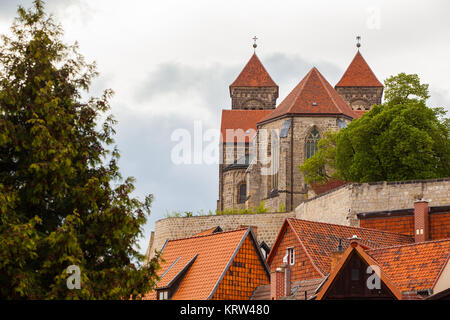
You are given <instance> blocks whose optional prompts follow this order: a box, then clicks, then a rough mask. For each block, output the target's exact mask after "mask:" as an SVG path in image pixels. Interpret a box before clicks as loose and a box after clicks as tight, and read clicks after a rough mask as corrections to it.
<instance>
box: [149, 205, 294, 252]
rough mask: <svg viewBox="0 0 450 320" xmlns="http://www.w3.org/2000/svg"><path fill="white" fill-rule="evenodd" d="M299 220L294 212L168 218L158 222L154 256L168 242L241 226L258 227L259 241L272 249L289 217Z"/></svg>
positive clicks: (153, 246) (153, 244) (151, 248)
mask: <svg viewBox="0 0 450 320" xmlns="http://www.w3.org/2000/svg"><path fill="white" fill-rule="evenodd" d="M291 217H295V214H294V213H293V212H290V213H259V214H239V215H238V214H236V215H211V216H199V217H188V218H166V219H161V220H158V221H156V222H155V233H154V237H153V241H152V242H151V243H150V244H149V247H150V249H149V250H148V252H149V253H150V257H152V256H153V255H154V252H155V249H157V250H160V249H161V248H162V246H163V245H164V243H165V242H166V240H167V239H169V240H171V239H181V238H187V237H191V236H193V235H194V234H196V233H199V232H201V231H204V230H207V229H209V228H212V227H217V226H220V227H221V228H222V229H223V230H224V231H227V230H233V229H237V228H239V227H241V226H255V227H257V229H256V233H257V238H258V242H261V241H265V242H266V243H267V244H268V245H269V246H272V244H273V243H274V241H275V238H276V237H277V235H278V231H279V230H280V228H281V226H282V225H283V222H284V220H285V219H286V218H291Z"/></svg>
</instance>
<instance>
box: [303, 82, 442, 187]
mask: <svg viewBox="0 0 450 320" xmlns="http://www.w3.org/2000/svg"><path fill="white" fill-rule="evenodd" d="M385 88H386V91H385V102H384V103H383V104H381V105H375V106H373V108H372V110H371V111H369V112H367V113H366V114H364V115H363V116H362V117H361V118H359V119H356V120H353V121H352V122H351V123H350V124H349V125H348V126H347V127H346V128H344V129H342V130H341V131H339V132H338V133H333V134H330V135H329V136H327V137H325V139H322V140H321V141H320V142H319V151H318V152H317V153H316V154H315V155H314V156H313V157H311V158H309V159H308V160H307V161H305V163H304V164H303V165H302V166H300V171H301V172H303V173H304V174H305V177H306V181H307V182H308V183H311V182H313V181H317V182H325V181H327V180H328V179H329V178H331V177H332V178H338V179H341V180H344V181H353V182H369V181H397V180H414V179H432V178H442V177H449V176H450V142H449V120H448V119H446V118H445V111H444V109H443V108H429V107H427V106H426V100H427V99H428V97H429V94H428V85H427V84H421V83H420V80H419V77H418V76H417V75H415V74H412V75H407V74H405V73H400V74H399V75H397V76H392V77H390V78H388V79H386V81H385Z"/></svg>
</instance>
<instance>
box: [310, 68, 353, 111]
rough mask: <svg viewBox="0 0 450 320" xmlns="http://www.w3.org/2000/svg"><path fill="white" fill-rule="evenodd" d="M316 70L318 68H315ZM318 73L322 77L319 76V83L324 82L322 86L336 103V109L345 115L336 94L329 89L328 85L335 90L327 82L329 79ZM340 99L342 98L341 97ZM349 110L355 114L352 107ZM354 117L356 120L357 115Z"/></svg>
mask: <svg viewBox="0 0 450 320" xmlns="http://www.w3.org/2000/svg"><path fill="white" fill-rule="evenodd" d="M314 69H316V67H314ZM316 71H317V72H318V74H319V75H320V76H319V81H320V82H322V85H323V87H324V89H325V90H326V91H327V92H328V95H329V96H330V98H331V100H332V101H333V103H334V105H335V106H336V108H337V109H338V110H339V111H340V112H341V113H342V114H345V112H344V110H342V109H341V106H340V105H339V104H338V103H337V101H336V99H335V95H334V92H332V91H330V90H329V88H328V85H329V86H330V87H331V89H333V87H332V86H331V84H330V83H329V82H328V81H327V79H325V77H324V76H323V75H322V74H321V73H320V71H319V70H317V69H316ZM333 90H334V89H333ZM339 97H340V96H339ZM341 98H342V97H341ZM342 101H343V102H344V103H345V104H347V102H345V100H344V99H342ZM349 109H350V111H352V113H353V110H352V109H351V108H350V106H349ZM353 116H354V118H356V114H353Z"/></svg>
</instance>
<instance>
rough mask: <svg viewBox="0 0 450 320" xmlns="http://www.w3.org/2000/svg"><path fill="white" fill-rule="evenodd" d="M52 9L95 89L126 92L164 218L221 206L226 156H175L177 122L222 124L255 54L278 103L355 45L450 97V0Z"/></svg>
mask: <svg viewBox="0 0 450 320" xmlns="http://www.w3.org/2000/svg"><path fill="white" fill-rule="evenodd" d="M46 2H47V9H48V11H50V12H52V13H53V14H54V15H55V18H56V20H57V21H58V22H60V23H61V24H62V26H63V28H64V30H65V39H66V41H67V42H68V43H72V42H74V41H75V40H77V41H78V42H79V44H80V51H81V52H82V53H83V54H84V55H85V56H86V58H87V60H90V61H93V60H95V61H96V62H97V64H98V71H99V72H100V77H99V78H98V79H97V80H96V81H95V82H94V83H93V87H92V90H91V94H93V95H98V94H100V93H101V91H102V90H103V89H105V88H112V89H113V90H114V91H115V92H116V94H115V96H114V98H113V99H112V113H113V114H114V115H115V117H116V119H117V120H118V121H119V123H118V125H117V135H116V143H117V145H118V148H119V149H120V151H121V155H122V157H121V159H120V167H121V172H122V173H123V175H124V176H134V177H135V178H136V179H137V182H136V192H135V195H136V196H138V197H141V198H143V196H144V195H145V194H148V193H153V194H154V196H155V201H154V203H153V210H152V215H151V217H150V219H149V222H148V224H147V225H146V227H145V230H146V232H145V233H146V236H145V238H144V239H142V242H141V251H143V252H144V251H145V250H146V248H147V243H148V238H149V235H150V231H151V230H153V227H154V221H156V220H158V219H161V218H163V217H164V216H165V214H166V211H169V212H171V211H173V210H183V211H194V212H196V211H198V210H201V209H203V210H205V211H207V210H209V209H213V210H214V209H215V207H216V201H217V198H218V166H217V165H216V164H213V165H206V164H203V165H198V164H197V165H175V164H173V163H172V161H171V157H170V155H171V149H172V148H173V146H174V145H175V142H173V141H171V139H170V137H171V134H172V132H173V131H174V130H176V129H179V128H184V129H187V130H189V131H193V127H194V121H196V120H199V121H202V122H201V123H202V125H203V128H204V130H206V129H208V128H218V127H219V125H220V114H221V109H223V108H226V109H229V108H230V105H231V101H230V98H229V91H228V86H229V85H230V83H231V82H233V80H234V79H235V78H236V77H237V75H238V74H239V72H240V71H241V69H242V68H243V67H244V65H245V63H246V62H247V61H248V59H249V58H250V56H251V54H252V53H253V48H252V43H253V41H252V39H251V38H252V37H253V36H255V35H256V36H257V37H258V38H259V40H258V48H257V54H258V56H259V57H260V59H261V60H262V62H263V64H264V65H265V67H266V69H267V70H268V72H269V73H270V75H271V76H272V78H273V80H274V81H275V82H276V83H277V84H278V85H279V87H280V97H279V100H278V103H279V102H281V101H282V99H283V98H284V97H285V96H286V95H287V94H288V93H289V91H290V90H292V89H293V87H294V86H295V85H296V84H297V83H298V82H299V81H300V80H301V79H302V78H303V77H304V76H305V75H306V73H307V72H308V71H309V69H310V68H311V67H313V66H316V67H317V68H318V69H319V71H320V72H321V73H322V74H323V75H324V76H325V77H326V78H327V80H328V81H329V82H330V83H331V84H332V85H334V84H335V83H336V82H337V81H338V80H339V78H340V77H341V75H342V73H343V72H344V70H345V68H346V67H347V66H348V64H349V63H350V61H351V60H352V58H353V56H354V55H355V52H356V47H355V37H356V36H357V35H360V36H361V37H362V41H361V42H362V47H361V53H362V54H363V56H364V57H365V59H366V61H367V62H368V63H369V65H370V66H371V68H372V70H373V71H374V72H375V74H376V76H377V77H378V79H379V80H380V81H384V79H386V78H387V77H388V76H390V75H395V74H398V73H399V72H406V73H417V74H418V75H419V77H420V78H421V80H422V81H423V82H425V83H428V84H430V91H431V98H430V100H429V105H430V106H443V107H445V108H446V109H447V110H449V107H450V89H449V88H450V77H449V75H450V63H449V57H450V41H449V32H450V19H449V16H450V1H446V0H440V1H438V0H436V1H433V0H431V1H411V0H409V1H361V0H357V1H335V0H331V1H318V0H315V1H298V0H295V1H261V0H259V1H242V0H240V1H234V0H227V1H212V0H204V1H197V0H192V1H171V0H169V1H167V0H165V1H149V0H145V1H144V0H140V1H138V0H127V1H123V0H47V1H46ZM19 4H21V5H23V6H25V7H29V6H30V4H31V0H23V1H20V0H0V34H5V33H8V32H9V27H10V25H11V23H12V21H13V18H14V17H15V16H16V9H17V6H18V5H19Z"/></svg>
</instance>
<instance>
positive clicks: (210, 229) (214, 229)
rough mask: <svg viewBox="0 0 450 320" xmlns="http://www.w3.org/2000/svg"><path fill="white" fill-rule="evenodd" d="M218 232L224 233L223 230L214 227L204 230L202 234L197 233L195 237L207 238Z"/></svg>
mask: <svg viewBox="0 0 450 320" xmlns="http://www.w3.org/2000/svg"><path fill="white" fill-rule="evenodd" d="M216 232H222V228H221V227H219V226H217V227H212V228H209V229H206V230H203V231H202V232H199V233H196V234H194V235H193V237H198V236H206V235H208V234H213V233H216Z"/></svg>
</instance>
